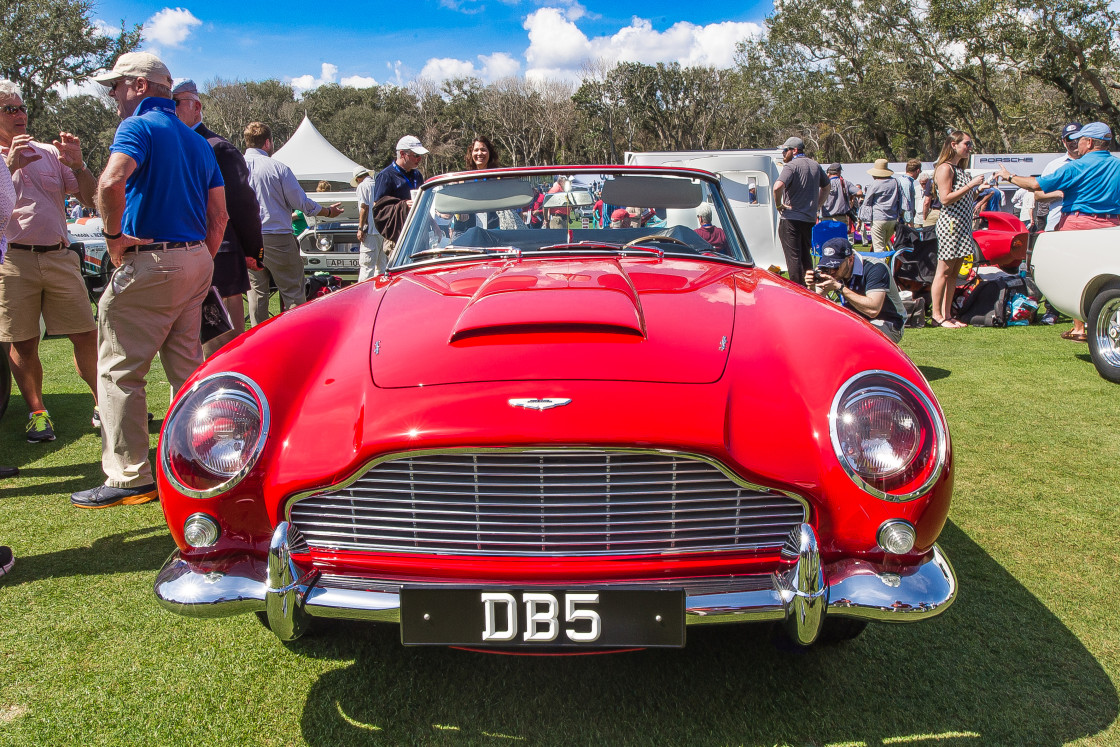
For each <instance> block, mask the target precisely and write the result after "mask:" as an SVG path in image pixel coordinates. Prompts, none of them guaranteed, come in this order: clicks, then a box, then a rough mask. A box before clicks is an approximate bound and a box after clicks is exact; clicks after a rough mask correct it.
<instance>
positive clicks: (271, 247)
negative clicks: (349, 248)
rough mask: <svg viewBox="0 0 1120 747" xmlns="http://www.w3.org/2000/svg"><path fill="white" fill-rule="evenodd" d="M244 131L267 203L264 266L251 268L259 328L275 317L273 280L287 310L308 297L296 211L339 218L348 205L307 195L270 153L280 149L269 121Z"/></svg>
mask: <svg viewBox="0 0 1120 747" xmlns="http://www.w3.org/2000/svg"><path fill="white" fill-rule="evenodd" d="M244 135H245V145H246V146H248V147H247V148H246V149H245V164H246V165H247V166H248V167H249V185H250V186H251V187H252V188H253V191H254V192H256V193H257V202H259V203H260V206H261V234H262V238H263V239H264V263H263V264H264V269H263V270H250V271H249V321H250V322H251V324H252V326H254V327H255V326H257V325H258V324H260V323H261V322H263V321H265V320H266V319H268V317H269V313H268V289H269V285H270V279H271V280H275V281H276V288H277V289H278V290H279V291H280V301H281V303H282V304H283V307H284V308H285V309H290V308H292V307H294V306H299V305H300V304H301V303H303V302H304V301H306V300H307V299H306V298H305V297H304V291H303V259H302V258H301V257H300V256H299V242H298V241H296V237H295V235H294V234H293V233H292V211H293V210H302V211H303V214H304V215H318V216H322V217H324V218H336V217H338V216H340V215H342V203H340V202H336V203H335V204H333V205H326V206H324V205H320V204H319V203H317V202H315V200H312V199H311V198H310V197H308V196H307V193H306V192H304V191H303V187H301V186H299V180H298V179H296V175H295V174H294V173H292V170H291V169H290V168H288V167H287V166H286V165H285V164H283V163H281V162H280V161H277V160H276V159H275V158H271V157H270V156H271V155H272V152H273V150H274V148H273V145H272V128H270V127H269V126H268V125H266V124H265V123H264V122H250V123H249V125H248V126H247V127H246V128H245V133H244Z"/></svg>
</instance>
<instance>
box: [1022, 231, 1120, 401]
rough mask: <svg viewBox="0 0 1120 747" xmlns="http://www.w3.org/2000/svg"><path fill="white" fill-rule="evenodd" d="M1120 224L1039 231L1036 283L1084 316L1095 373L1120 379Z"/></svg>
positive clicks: (1073, 313) (1063, 307)
mask: <svg viewBox="0 0 1120 747" xmlns="http://www.w3.org/2000/svg"><path fill="white" fill-rule="evenodd" d="M1118 246H1120V226H1117V227H1115V228H1097V229H1092V230H1088V231H1051V232H1048V233H1043V234H1039V235H1038V238H1037V239H1036V242H1035V246H1034V253H1033V255H1032V257H1031V266H1032V268H1033V273H1034V279H1035V282H1037V283H1038V287H1039V289H1040V290H1041V291H1042V293H1043V295H1045V296H1046V299H1047V300H1048V301H1049V302H1050V303H1052V304H1053V305H1054V306H1055V307H1056V308H1057V309H1058V310H1059V311H1061V312H1062V313H1064V314H1069V315H1070V316H1072V317H1074V318H1075V319H1082V320H1084V322H1085V326H1086V327H1087V332H1088V335H1089V354H1090V355H1091V356H1092V358H1093V365H1095V366H1096V367H1097V372H1098V373H1099V374H1100V375H1101V376H1102V377H1104V378H1105V379H1108V380H1109V381H1111V382H1114V383H1117V384H1120V250H1118Z"/></svg>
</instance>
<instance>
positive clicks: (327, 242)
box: [319, 236, 334, 252]
mask: <svg viewBox="0 0 1120 747" xmlns="http://www.w3.org/2000/svg"><path fill="white" fill-rule="evenodd" d="M332 246H334V240H333V239H332V238H331V237H330V236H320V237H319V251H321V252H329V251H330V250H331V247H332Z"/></svg>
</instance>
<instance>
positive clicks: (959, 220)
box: [930, 130, 984, 329]
mask: <svg viewBox="0 0 1120 747" xmlns="http://www.w3.org/2000/svg"><path fill="white" fill-rule="evenodd" d="M971 154H972V136H971V135H969V134H968V133H967V132H961V131H960V130H956V131H955V132H953V133H952V134H950V135H949V139H948V140H946V141H945V145H944V146H942V148H941V154H940V155H939V156H938V157H937V164H936V165H935V166H934V170H933V182H934V185H935V186H936V188H937V195H938V199H939V200H940V201H941V215H940V216H939V217H938V219H937V270H936V272H935V273H934V276H933V286H932V288H931V289H930V295H931V309H930V314H931V316H932V317H933V326H935V327H948V328H949V329H959V328H961V327H967V326H968V325H967V324H965V323H964V322H962V321H960V320H959V319H953V318H952V312H953V294H954V293H955V292H956V290H957V283H956V278H957V273H959V272H960V269H961V263H962V262H964V259H965V257H971V256H972V255H973V252H974V251H975V249H976V241H975V239H973V238H972V218H973V213H974V209H975V207H976V188H977V187H979V186H980V185H981V184H983V183H984V177H983V176H977V177H973V178H972V179H969V178H968V172H966V171H965V170H964V164H966V163H967V162H968V158H969V156H970V155H971Z"/></svg>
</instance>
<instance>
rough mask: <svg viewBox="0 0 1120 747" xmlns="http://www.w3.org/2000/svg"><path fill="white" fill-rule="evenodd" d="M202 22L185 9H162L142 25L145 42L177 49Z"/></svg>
mask: <svg viewBox="0 0 1120 747" xmlns="http://www.w3.org/2000/svg"><path fill="white" fill-rule="evenodd" d="M201 25H202V21H200V20H198V19H197V18H195V17H194V14H193V13H191V12H190V11H189V10H187V9H186V8H164V9H163V10H161V11H159V12H158V13H156V14H155V15H154V16H152V17H151V18H149V19H148V20H147V21H146V22H145V23H144V39H145V41H149V42H155V43H156V44H162V45H164V46H168V47H178V46H181V45H182V44H183V42H185V41H186V40H187V37H188V36H190V35H191V32H192V31H193V30H194V28H195V26H201Z"/></svg>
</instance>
